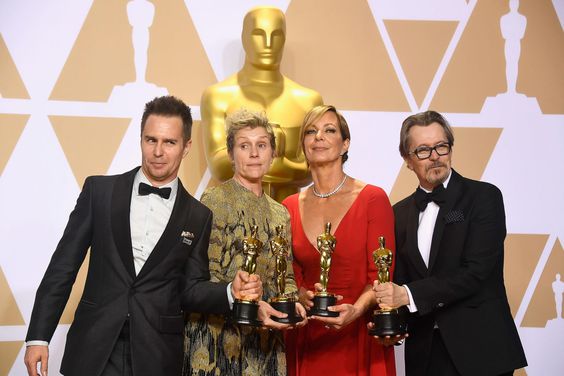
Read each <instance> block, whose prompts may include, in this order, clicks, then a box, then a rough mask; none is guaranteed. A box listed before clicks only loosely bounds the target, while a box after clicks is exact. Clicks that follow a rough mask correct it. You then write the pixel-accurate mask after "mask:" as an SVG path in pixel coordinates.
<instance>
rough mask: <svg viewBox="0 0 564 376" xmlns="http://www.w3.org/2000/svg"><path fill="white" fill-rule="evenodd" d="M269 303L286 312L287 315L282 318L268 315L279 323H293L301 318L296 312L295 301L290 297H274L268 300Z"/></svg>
mask: <svg viewBox="0 0 564 376" xmlns="http://www.w3.org/2000/svg"><path fill="white" fill-rule="evenodd" d="M270 305H271V306H272V308H274V309H275V310H277V311H280V312H283V313H286V314H287V315H288V316H287V317H284V318H279V317H275V316H270V318H271V319H272V320H274V321H276V322H279V323H281V324H295V323H298V322H300V321H302V320H303V319H302V317H301V316H300V315H298V314H297V313H296V302H295V301H294V300H292V299H287V298H279V299H274V300H272V301H271V302H270Z"/></svg>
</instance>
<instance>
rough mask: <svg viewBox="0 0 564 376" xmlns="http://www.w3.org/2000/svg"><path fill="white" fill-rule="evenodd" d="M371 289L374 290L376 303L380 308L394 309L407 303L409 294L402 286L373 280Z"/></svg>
mask: <svg viewBox="0 0 564 376" xmlns="http://www.w3.org/2000/svg"><path fill="white" fill-rule="evenodd" d="M372 289H373V290H374V292H375V296H376V303H377V304H378V305H379V306H380V308H382V309H395V308H399V307H401V306H404V305H408V304H409V295H408V294H407V290H406V289H405V288H404V287H403V286H398V285H396V284H395V283H393V282H386V283H382V284H380V283H379V282H378V281H374V285H373V286H372Z"/></svg>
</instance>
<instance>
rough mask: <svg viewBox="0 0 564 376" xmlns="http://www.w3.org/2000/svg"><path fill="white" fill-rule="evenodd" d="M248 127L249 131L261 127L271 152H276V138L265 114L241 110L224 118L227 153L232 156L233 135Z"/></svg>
mask: <svg viewBox="0 0 564 376" xmlns="http://www.w3.org/2000/svg"><path fill="white" fill-rule="evenodd" d="M247 127H250V128H251V129H254V128H257V127H262V128H264V129H265V130H266V133H267V134H268V138H269V139H270V146H271V147H272V152H273V153H274V151H275V150H276V136H275V135H274V130H273V129H272V124H270V122H269V121H268V118H267V117H266V113H264V111H262V112H255V111H249V110H247V109H245V108H241V109H240V110H238V111H235V112H233V113H232V114H230V115H228V116H227V117H226V118H225V132H226V133H227V153H229V155H230V156H233V148H234V147H235V134H236V133H237V132H238V131H240V130H241V129H243V128H247Z"/></svg>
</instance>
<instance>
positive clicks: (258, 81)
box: [200, 7, 323, 202]
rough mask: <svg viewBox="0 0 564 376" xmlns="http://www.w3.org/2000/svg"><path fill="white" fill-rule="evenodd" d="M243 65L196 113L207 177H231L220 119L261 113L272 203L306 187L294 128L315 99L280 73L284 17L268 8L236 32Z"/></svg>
mask: <svg viewBox="0 0 564 376" xmlns="http://www.w3.org/2000/svg"><path fill="white" fill-rule="evenodd" d="M241 40H242V44H243V49H244V51H245V62H244V64H243V67H242V68H241V70H240V71H239V72H237V73H235V74H233V75H232V76H230V77H228V78H227V79H225V80H224V81H221V82H218V83H216V84H214V85H212V86H210V87H208V88H207V89H206V90H205V91H204V93H203V94H202V99H201V104H200V112H201V118H202V122H201V127H202V135H203V140H204V151H205V154H206V160H207V163H208V167H209V169H210V172H211V174H212V176H213V177H214V178H215V179H217V180H219V181H226V180H228V179H229V178H231V176H233V169H232V166H231V160H230V159H229V156H228V154H227V147H226V130H225V118H226V116H228V115H229V114H231V113H232V112H234V111H238V110H239V109H241V108H246V109H247V110H250V111H259V112H260V111H264V112H265V113H266V116H267V117H268V119H269V120H270V123H272V124H273V128H274V129H273V130H274V135H275V137H276V157H275V158H274V160H273V161H272V164H271V166H270V169H269V170H268V172H267V173H266V174H265V175H264V177H263V179H262V181H263V188H264V191H265V192H266V193H267V194H268V195H269V196H270V197H272V198H273V199H275V200H276V201H278V202H282V200H283V199H284V198H285V197H287V196H289V195H290V194H293V193H296V192H298V191H299V188H300V187H304V186H306V185H308V184H309V183H310V182H311V176H310V174H309V171H308V168H307V163H306V160H305V156H304V154H303V152H301V145H300V126H301V123H302V120H303V119H304V117H305V115H306V114H307V113H308V112H309V110H311V109H312V108H313V107H315V106H318V105H321V104H323V100H322V98H321V95H320V94H319V93H318V92H317V91H314V90H312V89H309V88H306V87H304V86H301V85H300V84H298V83H296V82H294V81H292V80H291V79H289V78H287V77H286V76H284V75H283V74H282V73H281V72H280V63H281V61H282V55H283V52H284V44H285V42H286V19H285V16H284V12H282V11H281V10H280V9H277V8H273V7H256V8H253V9H251V10H250V11H249V12H248V13H247V15H246V16H245V18H244V20H243V30H242V33H241Z"/></svg>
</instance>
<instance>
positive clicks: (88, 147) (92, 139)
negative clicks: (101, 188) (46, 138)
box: [49, 116, 131, 187]
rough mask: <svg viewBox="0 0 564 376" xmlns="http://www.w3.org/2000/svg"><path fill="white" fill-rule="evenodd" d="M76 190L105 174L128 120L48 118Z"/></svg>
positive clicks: (75, 117)
mask: <svg viewBox="0 0 564 376" xmlns="http://www.w3.org/2000/svg"><path fill="white" fill-rule="evenodd" d="M49 120H50V121H51V123H52V124H53V129H54V130H55V133H56V135H57V138H58V139H59V143H60V144H61V147H62V148H63V151H64V153H65V156H66V157H67V160H68V162H69V165H70V167H71V169H72V171H73V173H74V176H75V178H76V181H77V183H78V186H79V187H82V184H83V183H84V180H85V179H86V177H88V176H89V175H103V174H106V173H107V171H108V168H109V166H110V164H111V162H112V160H113V158H114V155H115V154H116V151H117V149H118V147H119V145H120V143H121V140H122V139H123V136H124V134H125V131H126V130H127V127H128V126H129V123H130V121H131V119H124V118H92V117H78V116H49Z"/></svg>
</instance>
